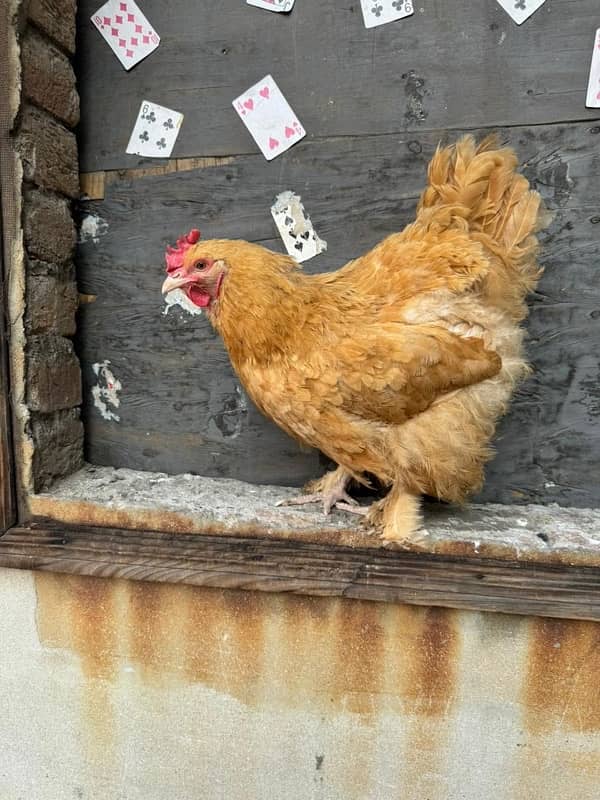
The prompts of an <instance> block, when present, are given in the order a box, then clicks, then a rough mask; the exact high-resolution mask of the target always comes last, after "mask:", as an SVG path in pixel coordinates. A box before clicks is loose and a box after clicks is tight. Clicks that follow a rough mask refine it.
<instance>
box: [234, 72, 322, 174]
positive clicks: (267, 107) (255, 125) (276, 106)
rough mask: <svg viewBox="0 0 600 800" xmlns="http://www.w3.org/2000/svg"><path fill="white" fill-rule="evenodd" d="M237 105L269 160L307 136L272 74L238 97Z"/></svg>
mask: <svg viewBox="0 0 600 800" xmlns="http://www.w3.org/2000/svg"><path fill="white" fill-rule="evenodd" d="M233 107H234V108H235V110H236V111H237V113H238V114H239V115H240V118H241V120H242V122H243V123H244V125H245V126H246V127H247V128H248V130H249V131H250V133H251V135H252V138H253V139H254V141H255V142H256V144H257V145H258V146H259V147H260V150H261V152H262V154H263V155H264V157H265V158H266V159H267V161H271V159H273V158H275V156H278V155H280V154H281V153H283V152H285V151H286V150H288V149H289V148H290V147H291V146H292V145H293V144H296V142H298V141H299V140H300V139H302V138H303V137H304V136H306V131H305V130H304V128H303V127H302V125H301V124H300V123H299V122H298V118H297V117H296V115H295V114H294V112H293V111H292V109H291V108H290V106H289V103H288V102H287V100H286V99H285V97H284V96H283V95H282V93H281V90H280V89H279V87H278V86H277V84H276V83H275V81H274V80H273V78H272V77H271V75H267V76H266V77H264V78H263V79H262V81H259V82H258V83H256V84H255V85H254V86H252V88H250V89H248V91H247V92H244V94H242V95H240V96H239V97H238V98H236V99H235V100H234V101H233Z"/></svg>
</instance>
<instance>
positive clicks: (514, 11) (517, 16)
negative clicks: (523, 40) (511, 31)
mask: <svg viewBox="0 0 600 800" xmlns="http://www.w3.org/2000/svg"><path fill="white" fill-rule="evenodd" d="M498 2H499V3H500V5H501V6H502V8H503V9H504V10H505V11H506V13H507V14H510V16H511V17H512V18H513V19H514V21H515V22H516V23H517V25H521V23H523V22H525V20H526V19H529V17H530V16H531V15H532V14H533V12H534V11H537V10H538V8H540V6H543V5H544V3H545V2H546V0H498Z"/></svg>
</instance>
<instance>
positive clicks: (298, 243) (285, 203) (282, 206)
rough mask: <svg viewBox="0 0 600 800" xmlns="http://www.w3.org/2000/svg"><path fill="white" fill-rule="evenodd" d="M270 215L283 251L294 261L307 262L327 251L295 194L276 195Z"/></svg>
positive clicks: (283, 193) (324, 243) (325, 245)
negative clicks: (283, 247) (283, 248)
mask: <svg viewBox="0 0 600 800" xmlns="http://www.w3.org/2000/svg"><path fill="white" fill-rule="evenodd" d="M271 214H272V216H273V219H274V220H275V224H276V225H277V230H278V231H279V235H280V236H281V238H282V239H283V243H284V245H285V249H286V250H287V251H288V254H289V255H290V256H293V257H294V258H295V259H296V261H299V262H302V261H308V259H309V258H314V256H317V255H319V253H322V252H323V251H324V250H327V242H325V241H323V239H320V238H319V237H318V236H317V234H316V233H315V229H314V228H313V224H312V222H311V221H310V217H309V216H308V214H307V213H306V211H305V210H304V205H303V204H302V202H301V198H300V197H299V196H298V195H297V194H294V193H293V192H282V193H281V194H279V195H277V197H276V198H275V202H274V203H273V205H272V206H271Z"/></svg>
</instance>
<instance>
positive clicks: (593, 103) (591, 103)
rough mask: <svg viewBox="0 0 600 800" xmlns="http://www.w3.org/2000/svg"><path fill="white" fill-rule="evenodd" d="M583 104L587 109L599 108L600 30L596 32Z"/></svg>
mask: <svg viewBox="0 0 600 800" xmlns="http://www.w3.org/2000/svg"><path fill="white" fill-rule="evenodd" d="M585 104H586V106H587V107H588V108H600V28H598V30H597V31H596V38H595V39H594V53H593V55H592V66H591V67H590V82H589V83H588V90H587V97H586V100H585Z"/></svg>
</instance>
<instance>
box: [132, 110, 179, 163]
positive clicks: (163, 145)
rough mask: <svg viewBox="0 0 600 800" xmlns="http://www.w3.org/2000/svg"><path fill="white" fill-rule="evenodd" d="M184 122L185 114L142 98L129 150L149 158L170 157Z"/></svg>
mask: <svg viewBox="0 0 600 800" xmlns="http://www.w3.org/2000/svg"><path fill="white" fill-rule="evenodd" d="M182 122H183V114H180V113H179V112H178V111H171V109H170V108H165V107H164V106H157V105H156V103H150V102H149V101H148V100H142V105H141V106H140V112H139V114H138V118H137V120H136V123H135V126H134V128H133V132H132V134H131V137H130V139H129V144H128V145H127V152H128V153H134V154H135V155H137V156H147V157H149V158H168V157H169V156H170V155H171V153H172V151H173V146H174V145H175V140H176V139H177V134H178V133H179V128H180V127H181V123H182Z"/></svg>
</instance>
